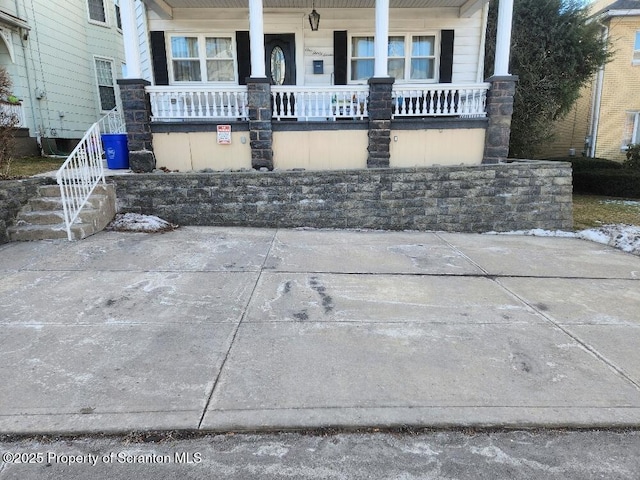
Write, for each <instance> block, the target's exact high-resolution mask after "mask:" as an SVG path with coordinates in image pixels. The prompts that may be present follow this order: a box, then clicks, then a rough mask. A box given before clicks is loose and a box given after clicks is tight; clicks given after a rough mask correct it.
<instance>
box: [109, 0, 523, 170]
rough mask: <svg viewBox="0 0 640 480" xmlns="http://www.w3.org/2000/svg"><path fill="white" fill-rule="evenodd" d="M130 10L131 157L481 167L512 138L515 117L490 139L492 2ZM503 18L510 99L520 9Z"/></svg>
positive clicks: (507, 2)
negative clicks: (147, 153)
mask: <svg viewBox="0 0 640 480" xmlns="http://www.w3.org/2000/svg"><path fill="white" fill-rule="evenodd" d="M121 3H122V12H123V29H124V30H125V46H126V49H127V64H128V65H129V67H130V68H129V69H128V73H129V75H127V79H125V80H124V81H123V82H120V83H121V88H122V91H123V103H124V104H125V105H124V110H125V115H126V116H127V129H128V132H129V144H130V149H133V150H137V149H143V148H149V149H150V148H153V150H154V152H155V155H156V158H157V162H158V166H161V167H167V168H169V169H172V170H173V169H177V170H180V171H186V170H199V169H205V168H211V169H214V170H222V169H228V168H230V169H241V168H252V167H253V168H259V167H267V168H269V169H271V168H282V169H290V168H310V169H336V168H364V167H367V166H389V165H390V166H397V167H407V166H425V165H433V164H440V165H447V164H456V165H459V164H479V163H481V162H482V161H483V158H485V159H487V158H488V157H490V158H489V160H488V161H497V159H498V157H500V155H497V156H495V155H493V154H492V153H491V147H490V148H489V152H490V153H489V154H487V153H486V151H485V139H487V138H489V137H491V139H493V140H494V141H495V142H497V143H501V144H504V140H505V135H506V140H507V142H508V128H509V121H510V113H509V109H508V108H506V109H505V108H502V109H500V108H497V109H495V114H496V115H495V118H494V119H493V120H495V122H494V123H496V125H497V127H496V130H495V132H494V134H493V135H487V128H491V127H490V126H491V124H492V118H491V115H487V106H486V101H487V91H488V90H489V88H490V85H491V84H490V83H485V77H484V50H485V40H486V27H487V12H488V3H489V2H488V0H317V1H312V0H304V1H302V0H144V1H143V2H141V1H139V0H135V1H134V0H121ZM125 10H126V12H125ZM501 11H502V15H503V21H502V26H501V27H499V37H500V39H499V40H500V41H499V43H501V44H502V53H501V54H499V55H498V57H501V58H500V59H498V60H499V61H500V67H499V68H498V67H497V68H496V72H497V73H498V77H497V78H495V79H494V80H495V81H497V82H498V83H497V84H495V85H497V88H495V89H494V90H495V92H494V96H495V97H496V98H499V97H501V96H504V97H507V100H506V101H507V103H508V102H509V101H511V100H512V99H511V96H512V93H513V92H512V87H513V84H514V83H513V78H512V77H511V76H509V75H508V52H509V41H510V32H511V15H512V12H513V0H502V1H501ZM125 16H126V18H125ZM136 40H137V41H136ZM376 40H378V41H376ZM505 45H506V46H505ZM135 79H143V80H145V81H146V82H147V84H146V85H145V86H144V88H145V90H144V93H145V94H146V95H147V96H148V98H149V100H150V112H147V113H145V111H144V110H142V109H141V103H140V99H141V97H140V96H139V94H138V93H135V92H136V88H137V87H136V85H135V84H136V80H135ZM501 81H506V83H505V84H500V82H501ZM143 83H144V82H143ZM137 85H138V87H139V85H140V82H138V84H137ZM125 90H126V91H125ZM127 92H129V93H127ZM127 98H128V99H129V100H127ZM129 102H131V104H132V105H133V107H132V108H129V110H130V111H129V112H127V110H128V106H127V104H128V103H129ZM505 112H506V113H507V117H508V121H506V122H505V121H500V120H499V117H500V116H501V115H503V114H504V113H505ZM503 120H504V119H503ZM505 126H506V134H505ZM136 132H138V133H136ZM148 132H151V133H149V138H148V139H147V140H145V137H144V136H145V134H146V133H148ZM500 148H501V151H502V150H504V145H502V146H501V147H500ZM494 153H495V152H494ZM501 155H502V156H503V157H504V156H506V154H501ZM494 157H495V158H494Z"/></svg>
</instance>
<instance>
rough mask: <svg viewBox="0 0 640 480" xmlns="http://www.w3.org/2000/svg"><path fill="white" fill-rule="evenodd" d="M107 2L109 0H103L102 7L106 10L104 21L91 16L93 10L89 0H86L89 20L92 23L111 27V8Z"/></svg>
mask: <svg viewBox="0 0 640 480" xmlns="http://www.w3.org/2000/svg"><path fill="white" fill-rule="evenodd" d="M106 2H108V0H102V9H103V10H104V22H101V21H99V20H94V19H93V18H91V11H90V10H89V0H84V3H85V5H86V7H87V20H88V21H89V23H90V24H92V25H97V26H99V27H107V28H108V27H109V9H108V8H107V5H106Z"/></svg>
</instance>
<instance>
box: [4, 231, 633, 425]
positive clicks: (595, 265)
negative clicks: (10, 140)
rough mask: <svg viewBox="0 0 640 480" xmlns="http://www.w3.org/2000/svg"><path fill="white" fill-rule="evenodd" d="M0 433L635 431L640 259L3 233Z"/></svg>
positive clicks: (333, 237)
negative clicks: (22, 238) (26, 238)
mask: <svg viewBox="0 0 640 480" xmlns="http://www.w3.org/2000/svg"><path fill="white" fill-rule="evenodd" d="M0 272H1V279H0V384H1V385H2V386H3V388H2V389H0V433H21V434H22V433H24V434H27V433H93V432H102V431H107V432H129V431H133V430H173V429H187V430H198V429H199V430H212V431H226V430H269V429H292V428H316V427H391V426H402V425H410V426H414V427H420V426H427V427H428V426H432V427H446V426H478V427H479V426H505V427H529V426H544V427H564V426H566V427H604V426H616V427H621V426H639V425H640V348H639V346H640V258H638V257H636V256H633V255H629V254H625V253H622V252H620V251H617V250H614V249H612V248H610V247H607V246H602V245H598V244H594V243H589V242H586V241H582V240H577V239H567V238H536V237H524V236H494V235H473V234H448V233H417V232H416V233H413V232H375V231H368V232H359V231H323V230H266V229H265V230H259V229H243V228H215V227H183V228H180V229H178V230H176V231H174V232H171V233H166V234H131V233H114V232H103V233H100V234H98V235H95V236H93V237H90V238H88V239H86V240H83V241H81V242H75V243H69V242H66V241H55V242H54V241H51V242H33V243H12V244H5V245H2V246H0Z"/></svg>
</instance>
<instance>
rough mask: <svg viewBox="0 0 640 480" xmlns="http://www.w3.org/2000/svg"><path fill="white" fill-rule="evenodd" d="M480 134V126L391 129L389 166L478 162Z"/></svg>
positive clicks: (482, 143)
mask: <svg viewBox="0 0 640 480" xmlns="http://www.w3.org/2000/svg"><path fill="white" fill-rule="evenodd" d="M484 137H485V130H484V129H483V128H468V129H443V130H437V129H433V130H392V131H391V147H390V151H391V160H390V166H391V167H426V166H430V165H460V164H465V165H479V164H480V163H482V156H483V153H484Z"/></svg>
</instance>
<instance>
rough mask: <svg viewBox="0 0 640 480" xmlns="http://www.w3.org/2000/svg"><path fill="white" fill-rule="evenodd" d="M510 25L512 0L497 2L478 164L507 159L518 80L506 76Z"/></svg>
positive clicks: (509, 48)
mask: <svg viewBox="0 0 640 480" xmlns="http://www.w3.org/2000/svg"><path fill="white" fill-rule="evenodd" d="M512 23H513V0H500V3H499V5H498V26H497V34H496V57H495V62H494V69H493V76H492V77H491V78H489V79H488V80H487V81H488V82H489V83H491V87H490V89H489V92H488V93H487V116H488V117H489V125H488V126H487V133H486V138H485V144H484V158H483V160H482V163H499V162H502V161H504V160H506V159H507V157H508V156H509V139H510V137H511V117H512V116H513V96H514V95H515V92H516V83H517V81H518V77H516V76H514V75H511V74H510V73H509V56H510V54H511V28H512Z"/></svg>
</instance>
